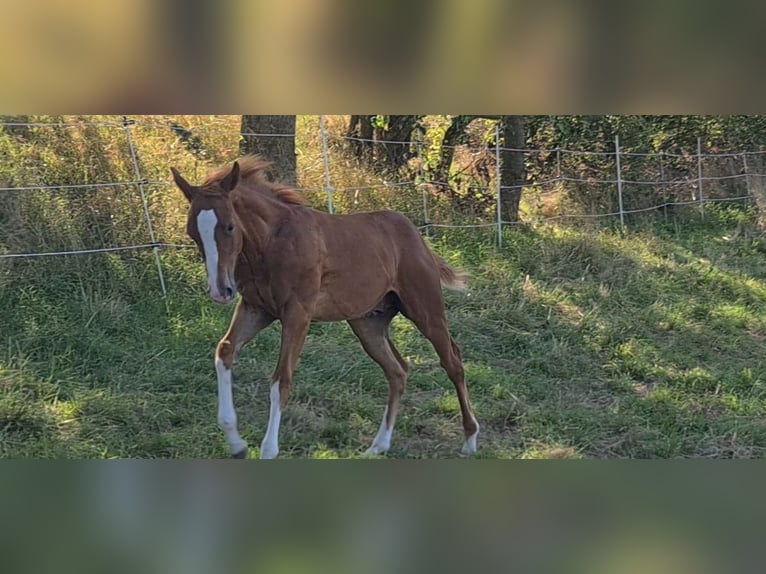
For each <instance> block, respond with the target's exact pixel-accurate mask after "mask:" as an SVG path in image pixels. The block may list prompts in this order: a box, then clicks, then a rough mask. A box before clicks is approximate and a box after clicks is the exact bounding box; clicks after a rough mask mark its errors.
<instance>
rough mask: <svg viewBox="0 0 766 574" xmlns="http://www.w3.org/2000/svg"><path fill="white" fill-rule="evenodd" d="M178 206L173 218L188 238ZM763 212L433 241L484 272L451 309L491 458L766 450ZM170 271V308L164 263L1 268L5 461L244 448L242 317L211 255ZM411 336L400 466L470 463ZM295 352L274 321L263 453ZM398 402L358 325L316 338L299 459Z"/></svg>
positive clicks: (456, 233) (309, 346)
mask: <svg viewBox="0 0 766 574" xmlns="http://www.w3.org/2000/svg"><path fill="white" fill-rule="evenodd" d="M301 161H303V162H304V164H306V163H310V158H309V157H308V154H304V155H303V156H302V160H301ZM311 161H313V160H311ZM314 163H316V162H314ZM157 170H158V173H159V172H160V167H158V168H157ZM179 195H180V194H179ZM178 199H179V198H178V197H175V198H173V200H172V201H173V202H175V206H176V207H175V208H174V209H175V211H173V213H172V215H173V216H172V217H170V216H168V217H167V218H166V219H165V220H163V223H164V225H166V226H167V227H168V228H170V227H172V228H173V233H175V234H180V233H182V231H183V227H182V223H180V222H181V221H182V213H181V212H180V207H182V203H180V202H179V201H178ZM115 201H116V200H115ZM179 206H180V207H179ZM320 206H321V204H320ZM176 212H178V213H176ZM754 218H755V216H754V214H752V213H750V212H749V211H747V210H743V209H737V208H733V207H732V208H727V209H723V208H719V209H716V208H713V207H712V206H711V207H710V208H709V209H707V210H706V220H705V223H704V224H703V223H701V222H699V220H698V218H692V217H687V218H671V221H670V222H665V221H664V220H662V219H661V218H657V219H656V220H653V221H644V222H635V223H634V224H632V226H631V227H629V229H628V232H627V233H625V234H621V233H620V232H619V231H617V230H615V229H612V228H609V227H595V226H582V227H580V226H568V227H555V226H541V227H537V228H535V227H529V226H527V227H514V228H507V229H506V231H505V235H504V238H503V239H504V241H503V248H502V249H501V250H498V249H497V248H496V246H495V240H494V237H493V236H492V235H491V234H484V232H483V231H481V230H477V229H469V230H454V229H452V230H441V231H439V233H434V235H433V237H432V239H431V243H432V245H433V247H434V249H435V250H436V251H437V252H439V253H440V254H441V255H443V256H444V257H445V258H446V259H448V261H450V263H452V264H454V265H458V266H461V267H463V268H465V269H466V270H468V271H469V272H470V273H471V275H472V277H473V278H472V281H471V286H470V290H469V292H468V293H467V294H458V293H451V292H447V293H446V301H447V306H448V318H449V321H450V325H451V329H452V333H453V336H454V338H455V339H456V341H457V342H458V344H459V345H460V346H461V348H462V351H463V355H464V358H465V367H466V373H467V380H468V385H469V392H470V395H471V400H472V403H473V406H474V409H475V411H476V414H477V418H478V419H479V421H480V423H481V425H482V432H481V434H480V437H479V446H480V450H479V452H478V453H477V454H476V455H475V456H476V457H478V458H664V457H716V458H719V457H720V458H741V457H745V458H749V457H760V456H763V455H764V454H765V453H766V418H765V417H764V414H765V413H766V363H765V361H766V359H765V358H764V357H765V356H766V355H765V354H764V337H766V258H765V257H764V254H765V252H766V243H764V241H763V239H761V238H760V236H759V234H758V233H756V232H755V231H754V227H753V225H752V222H753V221H754ZM0 223H2V222H0ZM162 261H163V268H164V270H165V279H166V282H167V288H168V296H167V298H166V299H163V297H162V295H161V293H160V289H159V284H158V279H157V272H156V268H155V266H154V260H153V258H152V255H151V253H149V252H121V253H117V254H108V255H104V254H98V255H80V256H69V257H60V258H41V259H28V260H15V261H14V262H13V264H12V265H11V264H4V265H3V266H2V267H0V334H1V338H0V344H1V345H0V456H2V457H50V458H53V457H55V458H63V457H65V458H118V457H146V458H208V457H210V458H218V457H226V456H227V454H228V452H227V449H226V445H225V442H224V439H223V435H222V433H221V432H220V431H219V429H218V427H217V424H216V384H215V371H214V367H213V352H214V348H215V344H216V342H217V341H218V339H219V338H220V337H221V336H222V334H223V333H224V331H225V329H226V327H227V325H228V321H229V318H230V316H231V312H232V310H233V308H232V307H220V306H217V305H215V304H214V303H212V302H211V301H209V300H208V298H207V297H206V295H205V294H204V290H203V286H204V277H203V274H204V270H203V267H202V265H201V263H200V261H199V260H198V258H197V256H196V254H195V253H194V252H193V251H192V250H183V249H178V250H175V249H167V250H164V251H163V252H162ZM393 339H394V341H395V343H396V344H397V346H398V347H399V349H400V351H401V352H402V355H403V356H404V357H405V358H406V359H407V360H408V361H409V362H410V365H411V368H410V379H409V384H408V387H407V390H406V392H405V395H404V398H403V401H402V406H401V409H400V414H399V418H398V421H397V427H396V430H395V432H394V440H393V445H392V449H391V451H390V453H389V455H388V456H389V457H392V458H449V457H456V456H457V454H458V452H459V449H460V446H461V444H462V431H461V426H460V422H459V412H458V404H457V400H456V398H455V395H454V391H453V389H452V386H451V384H450V383H449V381H448V379H447V377H446V375H445V374H444V372H443V371H442V370H441V368H440V367H439V364H438V359H437V357H436V355H435V353H434V351H433V349H432V348H431V347H430V346H429V344H428V343H427V341H426V340H425V339H424V338H422V336H421V335H420V334H419V333H418V332H417V331H416V329H415V328H414V327H413V326H412V325H411V324H410V323H409V322H407V321H406V320H405V319H402V318H397V319H396V320H395V321H394V324H393ZM278 345H279V326H278V325H274V326H272V327H270V328H268V329H267V330H265V331H264V332H262V333H261V334H260V335H259V336H258V337H257V338H256V340H255V341H254V342H253V343H251V344H250V345H249V346H248V347H246V348H245V349H244V350H243V352H242V354H241V356H240V359H239V362H238V363H237V365H236V366H235V371H234V372H235V396H234V401H235V406H236V409H237V414H238V417H239V427H240V432H241V434H242V435H243V437H244V438H245V439H246V440H248V442H249V443H250V446H251V450H250V453H249V454H250V456H251V457H255V456H257V455H258V445H259V444H260V440H261V438H262V437H263V433H264V431H265V428H266V422H267V418H268V383H269V377H270V375H271V372H272V370H273V368H274V366H275V364H276V358H277V353H278ZM386 396H387V384H386V382H385V379H384V377H383V375H382V373H381V372H380V371H379V369H378V367H377V366H376V365H375V364H374V363H373V362H372V361H371V360H370V359H369V358H368V357H367V355H366V354H365V353H364V352H363V351H362V349H361V347H360V345H359V343H358V342H357V340H356V339H355V337H354V336H353V334H352V333H351V331H350V329H349V328H348V326H347V325H345V324H342V323H338V324H314V325H312V328H311V330H310V333H309V337H308V340H307V342H306V346H305V349H304V352H303V355H302V358H301V361H300V363H299V365H298V369H297V371H296V374H295V381H294V389H293V394H292V396H291V401H290V404H289V407H288V409H287V410H286V411H285V413H284V416H283V419H282V430H281V434H280V447H281V454H280V456H281V457H283V458H293V457H295V458H297V457H301V458H303V457H310V458H348V457H361V456H362V453H363V452H364V449H365V448H367V446H369V443H370V442H371V440H372V438H373V437H374V435H375V432H376V431H377V427H378V424H379V422H380V417H381V415H382V413H383V408H384V405H385V400H386Z"/></svg>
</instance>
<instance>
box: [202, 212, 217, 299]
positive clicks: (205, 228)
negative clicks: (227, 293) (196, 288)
mask: <svg viewBox="0 0 766 574" xmlns="http://www.w3.org/2000/svg"><path fill="white" fill-rule="evenodd" d="M217 224H218V218H217V217H216V215H215V211H214V210H212V209H203V210H202V211H200V212H199V214H198V215H197V230H198V231H199V236H200V238H201V239H202V250H203V251H204V252H205V268H206V269H207V284H208V288H209V290H210V296H211V297H213V298H214V299H215V298H217V297H220V296H221V294H220V293H219V292H218V244H217V243H216V242H215V226H216V225H217Z"/></svg>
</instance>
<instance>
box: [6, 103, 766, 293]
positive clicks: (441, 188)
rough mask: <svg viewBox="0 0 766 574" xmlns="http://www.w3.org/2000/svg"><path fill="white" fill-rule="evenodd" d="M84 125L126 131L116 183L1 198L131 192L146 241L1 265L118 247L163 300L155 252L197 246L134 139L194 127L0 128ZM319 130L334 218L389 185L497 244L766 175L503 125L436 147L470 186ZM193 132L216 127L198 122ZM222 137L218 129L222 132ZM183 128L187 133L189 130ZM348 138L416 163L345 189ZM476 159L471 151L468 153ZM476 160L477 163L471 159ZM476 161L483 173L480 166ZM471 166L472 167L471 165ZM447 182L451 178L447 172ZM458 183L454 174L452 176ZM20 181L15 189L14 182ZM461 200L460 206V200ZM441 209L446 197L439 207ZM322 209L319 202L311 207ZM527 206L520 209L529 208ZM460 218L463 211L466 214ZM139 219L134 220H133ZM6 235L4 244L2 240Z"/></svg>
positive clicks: (738, 159) (731, 190)
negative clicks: (166, 203) (461, 165)
mask: <svg viewBox="0 0 766 574" xmlns="http://www.w3.org/2000/svg"><path fill="white" fill-rule="evenodd" d="M83 126H86V127H88V128H92V129H95V130H101V129H118V130H122V131H123V132H124V149H125V153H126V155H127V157H126V158H123V159H124V160H125V162H126V164H127V165H129V166H130V168H131V172H132V173H130V177H125V178H122V179H115V181H108V182H95V183H93V182H86V181H84V182H83V183H79V184H70V183H67V184H55V183H54V184H39V185H30V184H27V183H26V182H13V183H14V185H4V186H2V187H0V198H1V197H2V194H4V193H32V192H40V191H43V192H65V191H78V190H91V191H94V192H99V191H100V190H102V189H104V188H109V189H112V190H114V189H122V190H124V191H128V192H132V193H135V195H136V198H137V201H138V205H137V206H136V211H137V213H140V214H141V215H140V218H141V220H142V221H143V223H142V225H143V228H144V229H143V231H142V232H141V233H142V234H143V236H144V238H145V239H144V240H143V241H136V242H133V243H131V244H125V245H106V244H104V245H103V246H101V247H93V248H72V249H68V250H67V249H65V250H60V249H58V250H50V251H36V250H21V251H18V252H7V249H6V248H5V246H4V245H3V244H2V241H0V249H2V250H4V251H6V252H0V259H23V258H39V257H52V256H57V257H58V256H73V255H81V254H96V253H114V252H120V251H139V250H150V251H151V252H152V253H153V258H154V261H155V265H156V268H157V273H158V277H159V283H160V287H161V290H162V293H163V295H166V294H167V286H166V281H165V277H164V273H163V266H162V258H161V256H160V252H161V250H163V249H168V248H181V249H183V248H190V247H193V245H190V244H187V243H178V242H174V241H163V240H162V238H161V236H162V235H163V234H162V233H161V232H160V233H159V234H158V232H157V228H156V225H155V222H154V221H153V216H152V210H151V208H150V192H149V190H150V189H163V188H167V187H169V186H172V183H171V182H170V181H169V180H168V181H162V180H159V179H149V178H147V177H145V176H144V174H143V173H142V164H141V162H140V161H139V153H138V150H137V146H136V141H135V137H134V130H136V129H137V128H142V129H154V130H168V129H171V130H173V129H178V130H181V129H183V130H184V133H185V135H186V136H187V137H188V136H189V133H190V132H192V130H189V129H188V128H178V127H177V126H176V127H174V126H169V125H168V124H166V123H161V122H156V121H143V122H142V121H140V120H136V119H131V118H128V117H127V116H125V117H123V118H122V119H121V121H82V120H79V121H72V122H62V121H55V122H15V121H13V122H6V123H0V128H4V129H11V130H26V129H30V128H53V127H55V128H61V129H67V128H74V127H80V128H82V127H83ZM318 127H319V134H318V138H319V140H320V141H321V150H322V157H321V166H319V167H318V169H321V171H322V177H321V179H320V180H317V183H318V182H319V181H321V184H320V185H314V186H306V187H300V188H299V189H300V190H301V191H303V192H304V193H313V194H318V195H319V196H322V195H323V196H324V197H325V198H326V208H327V211H328V212H330V213H334V212H338V210H339V209H341V210H342V211H353V210H354V209H355V208H357V207H358V208H359V209H364V207H365V205H366V204H365V203H364V202H362V201H360V198H361V197H362V195H363V194H364V193H365V192H369V191H371V190H380V189H383V188H385V189H389V190H393V191H394V192H396V193H399V192H401V193H404V190H406V191H407V193H409V194H410V195H411V196H412V201H411V202H410V203H409V204H408V206H409V207H407V209H402V208H399V210H400V211H405V213H406V215H408V216H410V217H411V218H412V219H413V220H414V221H415V222H416V224H417V225H418V227H419V228H420V229H421V230H422V231H423V232H424V233H425V234H430V233H431V230H432V229H482V228H484V229H490V228H494V229H495V230H496V242H497V245H498V246H499V247H502V242H503V229H504V228H506V227H508V226H514V225H519V224H521V223H525V224H526V223H546V222H556V221H565V220H577V219H583V220H594V219H605V218H606V219H610V218H611V219H615V220H616V221H619V225H620V227H621V228H622V229H623V230H624V229H625V227H626V225H627V223H626V218H627V217H629V216H632V215H636V214H643V213H649V212H663V213H664V215H665V217H667V212H668V210H669V209H672V208H675V207H689V206H691V207H694V208H696V210H697V211H698V213H699V217H700V218H703V219H704V217H705V206H706V205H707V204H710V203H714V202H743V201H744V202H749V201H752V200H753V199H757V197H755V195H757V194H755V193H754V192H753V189H756V190H760V189H761V187H762V186H763V185H764V184H766V180H764V179H762V178H766V173H760V170H761V169H763V166H764V164H765V163H766V162H764V158H763V156H764V154H766V152H763V151H742V152H731V151H722V152H716V153H713V152H709V151H708V152H706V151H703V146H702V141H701V140H699V139H698V141H697V147H696V149H695V150H693V151H690V152H688V153H666V152H643V151H633V150H631V151H624V150H622V149H621V145H620V139H619V136H615V138H614V141H613V142H600V143H601V144H602V145H601V147H604V146H606V147H608V148H610V149H608V150H606V151H605V150H572V149H565V148H555V149H523V148H522V149H519V148H511V147H504V146H502V145H501V138H500V133H499V124H498V123H495V126H494V138H492V139H493V142H492V143H491V144H486V143H484V144H483V146H478V147H474V149H473V150H468V151H466V145H460V146H441V148H442V149H444V150H451V151H452V152H453V153H454V154H456V155H457V154H458V152H465V154H464V155H467V156H469V160H470V161H468V162H467V164H469V168H470V169H469V168H466V170H465V171H466V172H468V171H470V170H471V169H473V170H474V172H475V171H477V170H478V171H481V174H479V175H480V176H481V177H479V176H477V174H476V173H473V174H472V175H471V177H468V178H467V179H468V180H470V181H469V182H468V183H467V184H466V183H463V184H461V183H459V182H457V181H456V180H452V179H450V180H449V181H447V180H446V179H449V178H441V179H439V178H438V176H437V177H435V178H434V177H433V176H434V174H433V173H432V172H431V170H429V169H427V168H426V167H424V166H425V165H426V164H427V158H426V155H427V152H428V150H427V146H426V144H425V143H424V142H423V141H415V140H413V141H394V140H381V139H364V138H359V137H349V136H341V135H338V134H335V133H331V132H330V130H328V128H327V125H326V121H325V116H320V117H319V126H318ZM197 131H200V132H204V131H208V132H212V131H215V130H213V129H210V128H206V127H204V126H202V127H199V128H197ZM219 131H220V130H219ZM187 132H189V133H187ZM228 135H234V136H236V137H237V138H251V137H259V138H262V137H294V136H295V134H286V133H285V134H253V133H242V132H239V131H236V132H233V133H232V132H230V131H229V133H228ZM351 142H355V143H363V144H366V145H370V146H373V145H374V146H406V147H407V149H409V150H411V152H412V153H411V154H410V155H411V156H413V157H414V158H416V160H417V161H416V167H415V168H414V169H410V170H406V175H405V176H400V177H401V179H400V180H398V181H388V180H382V181H379V180H378V181H375V182H373V183H361V184H359V185H351V186H349V185H343V186H338V187H334V186H333V182H334V181H341V179H339V178H338V179H336V177H335V175H334V169H335V166H334V162H333V158H334V157H337V156H336V155H334V150H335V149H336V148H338V147H343V146H348V145H349V144H350V143H351ZM509 152H511V153H517V154H521V155H522V156H523V158H524V162H525V164H526V165H527V173H528V178H527V181H525V182H523V183H518V184H513V185H507V184H505V183H504V182H503V174H502V169H503V157H504V156H505V155H506V154H507V153H509ZM471 154H473V155H471ZM471 162H473V164H472V163H471ZM479 164H480V168H481V169H478V168H476V165H479ZM474 168H475V169H474ZM450 177H451V176H450ZM455 179H459V178H455ZM15 183H18V185H15ZM466 189H467V190H468V194H469V195H470V194H474V196H479V197H480V198H481V199H482V202H480V203H481V205H482V208H481V210H480V213H478V214H477V213H473V214H472V215H471V216H470V217H463V218H462V219H463V220H462V221H460V220H454V218H449V217H444V211H443V210H441V211H440V209H439V208H438V206H437V203H438V202H439V199H440V198H441V199H442V200H443V198H444V197H448V196H449V197H451V198H452V200H455V199H456V198H457V200H460V197H461V195H460V194H461V193H462V194H463V196H465V194H466ZM564 189H565V190H566V191H565V192H564V191H562V190H564ZM522 190H523V193H524V197H525V206H526V207H524V208H522V213H521V215H522V216H521V217H520V220H518V221H509V220H506V219H504V218H503V209H504V206H503V201H504V199H506V198H507V194H511V193H515V194H520V193H522ZM348 193H353V201H352V202H351V203H350V204H348V205H350V207H349V206H348V205H346V207H345V209H344V208H343V206H340V204H338V201H339V199H340V197H341V195H343V194H348ZM567 197H569V198H571V197H577V198H578V201H579V203H578V208H577V209H571V211H567V209H566V208H567V207H571V206H572V203H571V202H570V203H567V202H566V201H562V198H564V199H566V198H567ZM458 202H459V201H458ZM442 203H443V201H442ZM317 207H318V206H317ZM525 210H526V211H525ZM0 215H2V214H0ZM463 215H465V214H463ZM136 217H138V215H136ZM1 239H2V238H0V240H1Z"/></svg>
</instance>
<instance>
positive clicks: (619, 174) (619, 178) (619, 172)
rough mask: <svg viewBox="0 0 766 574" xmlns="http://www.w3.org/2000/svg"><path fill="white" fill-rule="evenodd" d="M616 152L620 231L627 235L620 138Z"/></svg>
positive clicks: (616, 144) (617, 139) (615, 138)
mask: <svg viewBox="0 0 766 574" xmlns="http://www.w3.org/2000/svg"><path fill="white" fill-rule="evenodd" d="M614 151H615V157H616V158H617V201H618V202H619V204H620V229H621V230H622V232H623V233H625V213H624V212H623V208H622V170H621V169H620V136H618V135H616V134H615V136H614Z"/></svg>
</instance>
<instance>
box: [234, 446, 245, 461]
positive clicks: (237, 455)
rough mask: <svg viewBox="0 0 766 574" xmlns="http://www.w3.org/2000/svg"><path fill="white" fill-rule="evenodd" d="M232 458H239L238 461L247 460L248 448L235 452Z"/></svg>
mask: <svg viewBox="0 0 766 574" xmlns="http://www.w3.org/2000/svg"><path fill="white" fill-rule="evenodd" d="M231 458H238V459H243V458H247V447H245V448H243V449H242V450H240V451H238V452H235V453H234V454H233V455H231Z"/></svg>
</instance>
